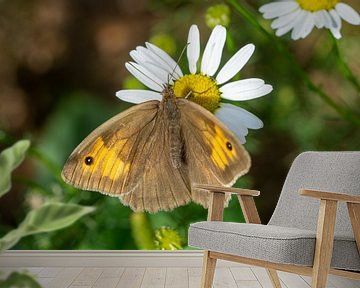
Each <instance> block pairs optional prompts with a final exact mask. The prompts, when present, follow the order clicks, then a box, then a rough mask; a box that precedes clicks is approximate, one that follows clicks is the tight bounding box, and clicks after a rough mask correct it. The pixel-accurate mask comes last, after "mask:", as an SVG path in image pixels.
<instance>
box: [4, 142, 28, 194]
mask: <svg viewBox="0 0 360 288" xmlns="http://www.w3.org/2000/svg"><path fill="white" fill-rule="evenodd" d="M29 147H30V141H29V140H20V141H18V142H16V143H15V144H14V145H13V146H11V147H10V148H7V149H5V150H4V151H2V152H1V154H0V197H1V196H3V195H4V194H5V193H7V192H8V191H9V190H10V188H11V172H12V171H13V170H14V169H15V168H16V167H17V166H19V164H20V163H21V162H22V161H23V160H24V158H25V154H26V151H27V150H28V149H29Z"/></svg>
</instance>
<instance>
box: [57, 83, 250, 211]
mask: <svg viewBox="0 0 360 288" xmlns="http://www.w3.org/2000/svg"><path fill="white" fill-rule="evenodd" d="M162 95H163V99H162V101H157V100H152V101H148V102H144V103H142V104H138V105H136V106H133V107H131V108H129V109H128V110H126V111H124V112H122V113H120V114H118V115H116V116H115V117H113V118H111V119H110V120H108V121H107V122H105V123H104V124H103V125H101V126H100V127H98V128H97V129H95V130H94V131H93V132H92V133H91V134H90V135H89V136H88V137H86V138H85V140H83V142H82V143H80V145H79V146H78V147H77V148H76V149H75V150H74V151H73V153H72V154H71V155H70V157H69V159H68V160H67V162H66V164H65V166H64V169H63V172H62V176H63V178H64V180H65V181H66V182H68V183H70V184H72V185H73V186H75V187H78V188H80V189H84V190H93V191H99V192H101V193H105V194H108V195H111V196H117V197H119V198H120V199H121V201H122V202H123V203H124V204H126V205H129V206H130V207H131V208H132V209H133V210H135V211H144V210H146V211H150V212H156V211H158V210H170V209H173V208H175V207H178V206H180V205H184V204H186V203H188V202H190V201H195V202H197V203H200V204H202V205H203V206H205V207H207V203H208V195H207V194H206V193H202V192H199V191H191V183H208V184H217V185H224V186H230V185H232V184H233V183H234V182H235V181H236V179H237V178H238V177H239V176H241V175H243V174H245V173H246V172H247V171H248V169H249V167H250V157H249V155H248V153H247V152H246V150H245V149H244V148H243V146H242V145H241V144H240V142H239V141H238V140H237V138H236V137H235V136H234V135H233V134H232V133H231V132H230V131H229V130H228V129H227V128H226V127H225V126H224V125H223V124H222V123H221V122H220V121H219V120H218V119H217V118H215V116H214V115H213V114H211V113H210V112H209V111H207V110H206V109H204V108H202V107H201V106H199V105H197V104H196V103H193V102H191V101H188V100H186V99H183V98H176V96H175V95H174V92H173V90H172V88H171V86H167V87H165V88H164V90H163V92H162Z"/></svg>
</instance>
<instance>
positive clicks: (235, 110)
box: [215, 103, 264, 129]
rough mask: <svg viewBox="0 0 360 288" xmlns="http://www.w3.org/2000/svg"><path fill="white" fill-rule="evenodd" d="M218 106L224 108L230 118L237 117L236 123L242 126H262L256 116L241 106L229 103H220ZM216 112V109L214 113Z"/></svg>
mask: <svg viewBox="0 0 360 288" xmlns="http://www.w3.org/2000/svg"><path fill="white" fill-rule="evenodd" d="M220 108H222V109H223V110H225V111H226V112H227V113H228V115H231V117H230V118H233V117H235V118H237V119H238V123H239V124H241V125H242V126H245V127H246V128H250V129H260V128H262V127H263V126H264V124H263V122H262V121H261V120H260V119H259V118H258V117H257V116H255V115H254V114H252V113H250V112H249V111H247V110H245V109H243V108H240V107H238V106H235V105H232V104H229V103H221V105H220ZM216 112H218V110H216V111H215V115H216Z"/></svg>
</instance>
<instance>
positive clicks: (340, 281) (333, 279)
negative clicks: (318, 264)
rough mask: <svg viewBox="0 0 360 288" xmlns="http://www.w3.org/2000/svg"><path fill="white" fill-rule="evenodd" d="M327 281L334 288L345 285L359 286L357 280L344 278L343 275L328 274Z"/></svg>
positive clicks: (342, 287)
mask: <svg viewBox="0 0 360 288" xmlns="http://www.w3.org/2000/svg"><path fill="white" fill-rule="evenodd" d="M329 282H330V283H331V284H332V285H333V286H334V287H335V288H345V287H346V288H360V281H359V280H352V279H346V278H343V277H337V276H333V275H330V276H329Z"/></svg>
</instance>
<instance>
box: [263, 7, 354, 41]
mask: <svg viewBox="0 0 360 288" xmlns="http://www.w3.org/2000/svg"><path fill="white" fill-rule="evenodd" d="M259 11H260V12H261V13H263V17H264V18H265V19H273V18H277V19H275V20H274V21H273V22H272V23H271V28H273V29H275V30H276V36H282V35H284V34H286V33H287V32H289V31H291V30H292V32H291V38H292V39H294V40H298V39H300V38H305V37H306V36H308V35H309V34H310V32H311V31H312V29H313V28H314V27H316V28H319V29H320V28H327V29H329V30H330V31H331V33H332V34H333V35H334V37H335V38H337V39H339V38H341V33H340V29H341V18H342V19H344V20H345V21H346V22H348V23H350V24H353V25H360V15H359V14H358V13H357V12H356V11H355V10H354V9H353V8H352V7H350V6H349V5H347V4H345V3H342V2H340V1H339V0H284V1H278V2H272V3H269V4H265V5H263V6H261V7H260V9H259Z"/></svg>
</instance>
